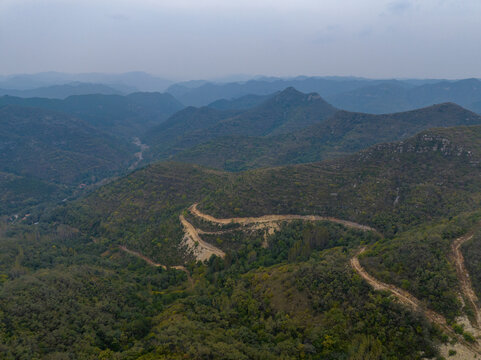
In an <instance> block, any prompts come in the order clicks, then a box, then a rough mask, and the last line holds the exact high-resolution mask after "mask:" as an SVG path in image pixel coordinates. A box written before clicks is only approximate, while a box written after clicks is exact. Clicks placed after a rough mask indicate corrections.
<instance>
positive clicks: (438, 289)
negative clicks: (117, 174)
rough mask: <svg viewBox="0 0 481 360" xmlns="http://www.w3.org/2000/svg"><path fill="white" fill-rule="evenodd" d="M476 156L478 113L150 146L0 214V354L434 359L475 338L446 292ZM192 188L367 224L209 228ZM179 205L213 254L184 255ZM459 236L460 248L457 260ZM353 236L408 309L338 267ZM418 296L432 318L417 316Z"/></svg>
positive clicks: (233, 210)
mask: <svg viewBox="0 0 481 360" xmlns="http://www.w3.org/2000/svg"><path fill="white" fill-rule="evenodd" d="M480 160H481V126H472V127H455V128H447V129H435V130H426V131H423V132H421V133H420V134H418V135H416V136H414V137H411V138H409V139H407V140H405V141H402V142H396V143H385V144H380V145H376V146H374V147H371V148H369V149H367V150H363V151H361V152H359V153H357V154H354V155H350V156H348V157H344V158H341V159H336V160H331V161H328V162H322V163H316V164H309V165H293V166H285V167H279V168H272V169H261V170H253V171H247V172H244V173H228V172H221V171H213V170H209V169H205V168H202V167H199V166H196V165H188V164H179V163H165V162H164V163H157V164H154V165H151V166H148V167H146V168H143V169H140V170H137V171H135V172H133V173H132V174H130V175H128V176H127V177H124V178H122V179H119V180H117V181H114V182H112V183H110V184H108V185H106V186H103V187H101V188H99V189H97V190H96V191H95V192H93V193H92V194H91V195H90V196H88V197H86V198H84V199H81V200H77V201H75V202H72V203H65V204H63V205H62V206H60V207H57V208H56V210H55V211H53V212H48V211H46V212H45V214H44V216H43V217H42V218H41V219H40V223H39V224H36V225H31V226H30V227H29V226H26V225H21V224H22V222H20V221H19V224H14V225H7V224H5V223H0V225H1V227H0V230H1V231H0V250H1V251H0V320H1V321H2V323H3V324H5V326H3V327H0V340H1V341H0V355H1V356H3V357H5V358H22V357H23V358H54V357H61V358H62V357H64V358H66V357H72V356H74V357H78V358H86V359H96V358H117V359H120V360H126V359H131V358H139V359H155V358H174V359H175V358H178V359H181V358H195V359H197V358H214V359H216V358H222V359H224V358H231V359H252V358H253V359H277V358H286V359H298V358H299V356H300V355H299V354H302V356H304V357H305V358H308V359H316V358H323V359H328V360H338V359H349V358H353V356H354V355H356V356H357V355H360V356H362V358H364V359H383V358H392V359H403V360H404V359H405V360H408V359H409V360H411V359H418V360H421V359H425V358H436V357H439V356H440V354H439V351H438V349H437V348H438V346H439V345H440V344H445V345H444V348H445V349H450V351H451V353H453V351H454V350H453V348H456V349H458V350H459V348H458V347H457V346H458V345H460V341H461V342H462V344H468V343H471V342H475V341H476V339H474V338H473V336H472V335H470V330H469V328H463V326H462V325H460V324H459V323H458V322H457V321H458V319H457V316H460V315H467V316H468V317H469V316H471V318H472V315H470V314H472V312H470V311H471V310H470V309H469V308H467V307H463V306H462V304H461V303H460V301H459V300H458V298H459V293H460V285H459V282H458V281H457V278H456V270H455V267H454V266H453V264H452V263H451V262H450V261H451V260H450V259H451V258H452V257H451V252H450V249H451V244H452V242H453V241H454V239H455V238H457V237H459V236H461V235H463V234H466V233H468V234H469V231H471V229H472V228H473V226H474V225H475V224H476V222H478V221H479V218H480V215H479V211H478V212H476V211H477V210H478V209H479V206H480V203H481V185H480V182H479V176H480V171H481V168H480ZM2 176H3V175H2ZM11 180H12V179H11ZM13 180H14V179H13ZM195 202H199V206H198V208H199V209H200V211H203V212H204V213H206V214H209V215H214V216H217V217H232V216H236V217H237V216H250V217H251V216H256V215H265V214H298V215H299V214H313V215H315V214H317V215H326V216H335V217H337V218H339V219H342V220H352V221H356V222H358V223H361V224H364V225H371V226H372V227H374V228H375V229H377V230H378V231H379V232H381V233H382V235H383V236H381V235H379V234H378V233H377V232H375V231H369V230H368V231H362V230H360V229H358V228H357V229H356V228H352V227H346V226H343V225H342V223H341V224H339V223H334V222H332V221H320V220H315V221H312V220H311V221H291V222H284V223H279V224H277V225H276V227H275V229H276V230H275V231H274V232H273V233H271V234H269V233H266V232H265V231H266V229H265V228H262V227H260V228H259V227H254V228H245V229H244V228H243V227H239V226H238V225H237V224H236V223H235V222H234V221H232V222H230V223H227V224H226V225H223V226H222V227H220V226H218V225H215V224H210V223H208V222H206V221H203V220H202V219H199V218H197V217H195V216H194V215H193V213H192V212H191V211H189V210H188V208H189V207H190V206H191V205H192V204H193V203H195ZM182 219H183V221H187V222H190V223H191V224H192V225H191V226H196V227H199V228H200V229H203V230H205V231H204V232H202V234H201V236H202V239H203V242H207V243H209V244H211V246H215V247H217V248H220V249H222V251H223V252H224V253H225V256H223V258H220V257H212V258H210V259H209V260H208V261H206V262H205V263H200V262H197V261H195V260H196V258H195V256H194V255H193V254H192V253H191V252H188V251H186V250H187V248H186V245H185V244H184V242H183V241H182V239H184V238H185V234H184V231H185V229H183V228H182V225H181V220H182ZM23 224H25V222H23ZM344 224H346V223H345V222H344ZM254 225H255V224H254ZM257 225H259V224H257ZM475 234H476V236H475V237H474V239H473V242H472V243H471V244H468V245H469V246H470V247H469V249H470V251H472V252H471V253H470V254H472V256H466V266H467V267H469V269H471V270H470V271H472V274H474V275H475V274H477V271H476V269H477V267H478V266H479V262H478V260H477V258H476V248H479V243H480V241H481V236H480V233H479V232H478V233H475ZM120 246H122V247H120ZM197 246H201V243H199V242H198V243H197ZM202 246H203V245H202ZM194 247H195V245H194ZM363 247H366V248H367V251H366V252H365V253H364V255H365V256H363V257H360V259H359V261H360V264H361V265H360V266H363V267H364V268H365V269H367V270H366V271H368V273H369V274H371V275H372V276H374V277H375V278H376V279H380V280H381V281H384V282H386V283H388V284H393V286H397V287H398V288H401V287H402V289H404V290H403V291H409V292H410V293H411V294H414V296H416V298H417V299H419V302H420V304H421V306H422V308H421V310H419V308H418V309H417V310H416V311H412V309H411V307H409V306H408V305H406V304H400V303H399V302H397V301H396V300H395V299H394V298H393V296H390V295H389V292H387V291H381V292H380V291H375V290H374V289H373V288H372V287H371V286H369V285H368V283H367V282H366V281H365V279H363V278H361V276H359V275H358V273H356V272H355V271H354V270H353V268H352V267H351V266H350V260H352V259H353V256H356V254H358V252H359V250H360V249H361V248H363ZM162 264H164V265H183V267H178V268H176V269H180V270H181V271H178V270H176V269H173V268H170V269H164V268H162V266H161V265H162ZM472 279H473V280H472V281H473V285H474V288H475V289H480V288H481V282H480V281H479V277H477V276H473V277H472ZM476 291H477V294H478V296H479V295H480V294H481V293H479V290H476ZM32 304H34V305H35V306H33V305H32ZM425 307H426V308H428V309H431V310H434V311H436V312H438V313H439V314H442V316H445V317H446V318H447V319H448V320H449V323H448V324H447V325H446V326H445V327H444V328H443V329H440V328H439V327H436V326H433V325H432V324H431V323H430V322H429V321H428V318H427V317H425V316H424V315H423V311H424V308H425ZM72 309H74V311H72ZM464 321H465V322H466V323H467V322H468V321H469V320H468V319H467V318H465V320H464ZM446 328H447V329H453V330H451V331H448V332H447V333H446V332H445V330H446ZM447 334H450V335H449V336H448V335H447ZM452 334H455V335H454V338H455V339H458V343H457V345H455V344H454V342H451V339H452V338H453V335H452ZM456 334H459V336H458V335H456ZM446 353H447V350H446Z"/></svg>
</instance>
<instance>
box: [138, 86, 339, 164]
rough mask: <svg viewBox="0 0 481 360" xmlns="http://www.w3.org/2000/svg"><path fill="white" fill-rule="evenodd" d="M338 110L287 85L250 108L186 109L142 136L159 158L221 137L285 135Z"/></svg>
mask: <svg viewBox="0 0 481 360" xmlns="http://www.w3.org/2000/svg"><path fill="white" fill-rule="evenodd" d="M336 111H337V109H335V108H334V107H332V106H331V105H329V104H328V103H326V102H325V101H324V100H323V99H322V98H321V97H319V95H317V94H303V93H301V92H299V91H297V90H295V89H294V88H287V89H285V90H284V91H282V92H280V93H278V94H276V95H275V96H274V97H272V98H270V99H268V100H266V101H265V102H263V103H262V104H260V105H258V106H256V107H254V108H252V109H249V110H244V111H242V110H230V111H228V110H226V111H220V110H215V109H212V108H200V109H195V108H188V109H186V110H184V111H183V112H180V113H177V114H175V115H174V116H173V117H172V118H171V119H169V120H168V121H166V122H165V123H164V124H161V125H160V126H158V127H156V128H154V129H152V130H151V131H149V133H148V134H147V135H146V136H145V137H144V139H145V142H146V143H147V144H149V145H150V147H151V155H150V156H151V157H152V158H162V157H163V156H164V157H165V156H168V155H172V154H174V153H176V152H178V151H180V150H183V149H187V148H190V147H193V146H194V145H197V144H199V143H203V142H206V141H208V140H210V139H214V138H218V137H222V136H229V135H235V136H240V135H244V136H267V135H275V134H285V133H289V132H292V131H296V130H299V129H302V128H305V127H307V126H309V125H312V124H314V123H317V122H320V121H323V120H324V119H326V118H328V117H329V116H331V115H332V114H334V113H335V112H336Z"/></svg>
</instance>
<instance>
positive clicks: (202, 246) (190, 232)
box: [179, 215, 225, 261]
mask: <svg viewBox="0 0 481 360" xmlns="http://www.w3.org/2000/svg"><path fill="white" fill-rule="evenodd" d="M179 219H180V222H181V223H182V226H183V227H184V232H185V234H184V239H183V240H182V243H183V244H184V245H185V246H187V248H188V249H189V251H190V252H191V253H192V254H193V255H194V256H195V257H196V259H197V260H200V261H205V260H208V259H209V258H210V257H211V256H212V255H216V256H219V257H221V258H223V257H224V256H225V253H224V252H223V251H222V250H220V249H219V248H217V247H215V246H214V245H212V244H209V243H207V242H205V241H204V240H202V239H201V237H200V236H199V233H198V231H197V229H196V228H195V227H194V226H193V225H192V224H191V223H190V222H188V221H187V220H186V219H185V217H184V215H180V216H179Z"/></svg>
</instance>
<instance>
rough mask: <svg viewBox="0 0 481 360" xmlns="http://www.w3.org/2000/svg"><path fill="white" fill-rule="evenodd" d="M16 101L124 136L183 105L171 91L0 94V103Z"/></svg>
mask: <svg viewBox="0 0 481 360" xmlns="http://www.w3.org/2000/svg"><path fill="white" fill-rule="evenodd" d="M2 105H18V106H26V107H34V108H42V109H49V110H54V111H59V112H63V113H66V114H70V115H73V116H76V117H79V118H81V119H82V120H84V121H86V122H88V123H89V124H90V125H92V126H95V127H96V128H98V129H101V130H103V131H107V132H109V133H111V134H113V135H119V136H123V137H127V138H132V137H133V136H139V135H141V134H142V133H144V132H145V131H147V129H148V128H150V127H152V126H155V125H158V124H160V123H161V122H162V121H164V120H166V119H167V118H168V117H169V116H171V115H172V114H174V113H176V112H177V111H179V110H181V109H183V105H182V104H181V103H179V102H178V101H177V100H176V99H174V98H173V96H172V95H170V94H161V93H133V94H130V95H127V96H120V95H102V94H95V95H77V96H69V97H68V98H66V99H64V100H60V99H45V98H27V99H24V98H19V97H13V96H3V97H0V106H2Z"/></svg>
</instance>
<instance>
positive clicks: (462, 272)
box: [451, 234, 481, 328]
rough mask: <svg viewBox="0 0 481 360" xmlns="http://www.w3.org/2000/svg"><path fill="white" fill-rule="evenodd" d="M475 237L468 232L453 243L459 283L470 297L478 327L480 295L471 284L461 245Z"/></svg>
mask: <svg viewBox="0 0 481 360" xmlns="http://www.w3.org/2000/svg"><path fill="white" fill-rule="evenodd" d="M472 238H473V234H467V235H464V236H461V237H459V238H457V239H456V240H454V242H453V243H452V245H451V249H452V251H453V258H454V263H455V265H456V273H457V275H458V279H459V284H460V285H461V291H462V292H463V294H464V296H465V297H466V298H467V299H468V301H469V303H470V305H471V308H472V309H473V311H474V318H475V324H473V325H474V326H476V327H477V328H479V327H480V326H481V312H480V309H479V307H478V297H477V296H476V293H475V292H474V290H473V285H472V284H471V278H470V277H469V272H468V270H467V269H466V266H465V265H464V257H463V254H462V252H461V246H462V245H463V244H464V243H465V242H466V241H468V240H471V239H472Z"/></svg>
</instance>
